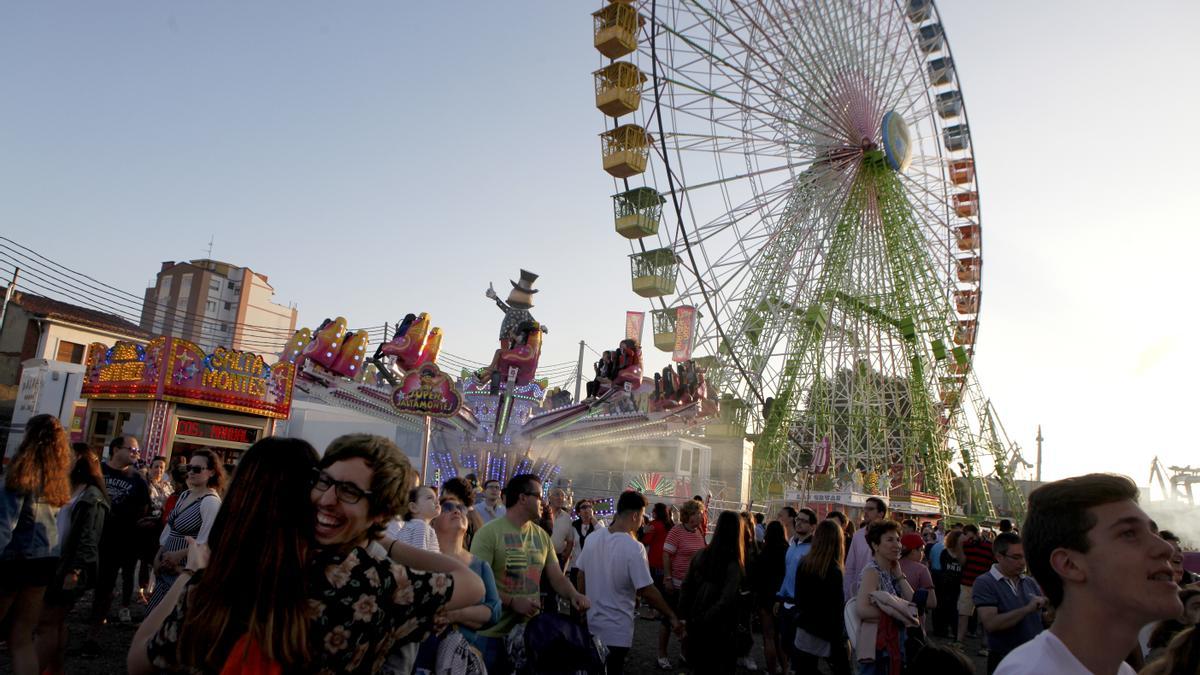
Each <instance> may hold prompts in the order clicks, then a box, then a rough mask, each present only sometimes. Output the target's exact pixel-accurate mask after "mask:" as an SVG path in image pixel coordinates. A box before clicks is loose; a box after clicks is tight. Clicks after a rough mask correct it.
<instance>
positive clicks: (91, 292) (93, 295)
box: [0, 243, 292, 341]
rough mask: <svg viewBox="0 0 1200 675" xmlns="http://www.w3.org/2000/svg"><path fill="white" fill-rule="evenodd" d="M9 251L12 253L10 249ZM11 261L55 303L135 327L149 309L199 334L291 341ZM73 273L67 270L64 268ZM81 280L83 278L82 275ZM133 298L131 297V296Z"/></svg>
mask: <svg viewBox="0 0 1200 675" xmlns="http://www.w3.org/2000/svg"><path fill="white" fill-rule="evenodd" d="M6 248H9V247H7V246H5V245H4V244H3V243H0V249H6ZM9 250H11V249H10V248H9ZM5 257H6V258H8V259H9V260H7V261H6V262H8V264H10V265H12V266H14V267H21V269H22V271H23V272H24V271H26V270H28V271H29V272H30V274H32V275H33V276H35V277H37V278H38V279H40V280H41V281H42V283H40V284H32V285H35V286H37V287H38V288H39V289H41V290H42V291H43V292H45V293H47V294H48V295H49V297H51V298H52V299H53V298H54V297H55V296H58V297H59V298H62V299H64V301H68V302H71V303H73V304H79V305H81V306H85V307H90V308H93V309H96V310H97V311H102V312H105V313H109V314H113V315H115V316H117V317H119V318H122V319H125V320H127V321H129V322H130V323H133V324H140V321H141V313H142V308H143V306H144V307H146V308H147V309H149V308H151V307H153V308H155V309H162V310H163V311H164V313H165V312H166V311H170V312H172V314H173V318H176V319H180V320H186V321H189V322H191V323H194V324H197V328H198V329H199V330H203V329H206V328H207V329H209V330H210V331H211V332H216V331H219V326H220V325H222V324H224V325H225V326H226V327H227V329H228V328H229V327H234V328H242V329H244V330H245V332H247V333H249V334H251V336H252V337H267V338H282V339H284V340H285V341H286V339H287V338H289V337H291V335H292V332H291V331H289V330H288V329H286V328H278V327H270V326H257V325H253V324H246V323H239V322H237V321H231V322H222V321H219V320H217V319H209V318H207V317H206V316H205V315H202V314H195V313H193V312H189V311H187V310H186V309H183V308H179V307H173V306H170V305H160V304H158V303H155V302H153V301H145V302H143V303H141V304H138V303H135V302H133V301H131V300H129V299H126V298H123V297H121V296H122V295H124V296H129V294H128V293H119V294H117V295H114V294H113V293H111V292H109V291H106V290H104V289H103V288H101V286H103V287H107V286H108V285H107V284H102V283H101V284H100V286H96V285H93V284H89V283H87V282H83V281H79V280H77V279H73V278H71V277H68V276H64V275H63V274H62V273H61V272H60V271H59V270H54V269H47V267H46V266H45V265H41V264H40V263H38V262H36V261H34V260H32V259H30V258H28V257H27V256H21V258H18V259H17V260H15V261H14V260H12V256H7V255H6V256H5ZM62 269H64V270H67V271H70V270H69V269H67V268H62ZM81 276H82V275H81ZM130 297H132V296H130Z"/></svg>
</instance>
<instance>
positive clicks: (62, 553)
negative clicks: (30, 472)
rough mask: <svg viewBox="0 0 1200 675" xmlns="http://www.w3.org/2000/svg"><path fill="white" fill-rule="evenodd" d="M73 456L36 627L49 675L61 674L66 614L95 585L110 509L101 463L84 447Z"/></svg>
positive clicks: (42, 663)
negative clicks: (55, 555) (50, 577)
mask: <svg viewBox="0 0 1200 675" xmlns="http://www.w3.org/2000/svg"><path fill="white" fill-rule="evenodd" d="M76 453H77V459H76V460H75V465H74V466H73V467H72V468H71V474H70V480H71V500H70V501H68V502H67V503H66V505H64V506H63V508H62V510H60V511H59V512H58V521H57V525H58V548H59V563H58V569H57V571H56V572H55V575H54V581H53V582H52V583H51V584H50V586H49V587H48V588H47V589H46V596H45V606H44V607H43V608H42V617H41V620H40V621H39V622H38V635H37V654H38V662H39V664H40V671H41V673H50V675H60V674H61V673H62V672H63V652H64V651H65V650H66V648H67V625H66V617H67V612H69V611H71V608H72V607H74V606H75V603H76V601H78V600H79V598H80V596H82V595H83V592H84V591H86V590H87V589H89V588H91V587H92V586H93V585H94V584H95V580H96V575H97V574H98V573H99V571H100V535H101V534H103V533H104V520H105V518H106V517H107V516H108V511H109V508H110V506H109V503H108V490H107V489H106V487H105V485H104V473H103V472H102V471H101V469H100V457H99V456H98V455H96V453H95V452H93V451H92V450H90V449H88V447H87V446H86V445H85V446H84V447H83V450H82V451H79V450H76Z"/></svg>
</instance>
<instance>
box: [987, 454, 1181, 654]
mask: <svg viewBox="0 0 1200 675" xmlns="http://www.w3.org/2000/svg"><path fill="white" fill-rule="evenodd" d="M1137 500H1138V488H1137V486H1136V485H1134V483H1133V481H1131V480H1129V479H1128V478H1126V477H1124V476H1117V475H1113V474H1099V473H1093V474H1088V475H1086V476H1075V477H1074V478H1067V479H1065V480H1060V481H1055V482H1053V483H1047V484H1046V485H1043V486H1041V487H1039V488H1038V489H1036V490H1034V491H1033V493H1032V494H1031V495H1029V515H1027V516H1026V517H1025V526H1024V527H1023V528H1021V535H1022V537H1023V538H1024V543H1025V559H1026V562H1027V564H1028V565H1029V569H1030V571H1031V572H1032V573H1033V576H1034V578H1036V579H1037V581H1038V584H1039V585H1041V587H1042V590H1043V591H1045V594H1046V597H1047V598H1048V599H1049V601H1050V604H1051V605H1053V606H1054V607H1055V608H1056V611H1055V616H1054V624H1053V625H1052V626H1051V627H1050V628H1049V630H1044V631H1042V632H1041V633H1040V634H1038V636H1037V637H1035V638H1033V639H1032V640H1030V641H1029V642H1026V643H1025V644H1023V645H1021V646H1020V647H1017V648H1016V649H1014V650H1013V651H1012V652H1011V653H1010V654H1009V655H1008V656H1007V657H1005V659H1004V660H1003V661H1002V662H1000V666H999V667H998V668H997V669H996V675H1026V674H1027V673H1028V674H1032V673H1055V674H1056V675H1088V674H1090V673H1095V674H1097V675H1111V674H1113V673H1116V674H1117V675H1134V670H1133V668H1131V667H1130V666H1129V664H1127V663H1125V662H1124V660H1125V657H1126V656H1127V655H1129V653H1130V652H1132V651H1133V650H1134V648H1135V646H1136V645H1137V634H1138V629H1139V628H1141V627H1142V626H1144V625H1146V624H1147V623H1150V622H1152V621H1159V620H1162V619H1167V618H1170V617H1175V616H1179V614H1180V612H1182V611H1183V607H1182V605H1181V603H1180V601H1179V588H1178V587H1177V586H1176V585H1175V582H1174V580H1173V577H1172V575H1171V565H1170V559H1171V546H1170V545H1169V544H1168V543H1167V542H1165V541H1163V540H1162V539H1161V538H1159V536H1158V535H1157V534H1155V533H1154V532H1153V531H1151V529H1150V519H1149V518H1148V517H1147V516H1146V513H1145V512H1144V511H1142V509H1141V508H1140V507H1139V506H1138V504H1137Z"/></svg>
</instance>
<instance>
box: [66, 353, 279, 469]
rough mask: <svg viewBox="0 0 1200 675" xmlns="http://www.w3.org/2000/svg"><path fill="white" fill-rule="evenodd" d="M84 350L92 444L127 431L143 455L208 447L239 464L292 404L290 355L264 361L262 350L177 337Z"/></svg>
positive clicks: (182, 454)
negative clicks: (208, 349)
mask: <svg viewBox="0 0 1200 675" xmlns="http://www.w3.org/2000/svg"><path fill="white" fill-rule="evenodd" d="M89 352H90V353H89V356H88V360H87V364H86V365H87V371H86V372H85V374H84V382H83V387H82V392H81V395H82V397H83V398H84V399H85V400H86V401H87V412H86V415H85V417H84V420H85V422H84V439H85V441H86V442H87V443H88V444H89V445H92V446H93V447H97V446H107V444H108V442H109V441H110V440H112V438H113V437H114V436H117V435H118V434H128V435H132V436H134V437H136V438H137V439H138V441H139V443H140V444H141V447H142V456H143V458H151V457H167V458H168V459H170V458H172V457H175V456H180V457H186V456H188V455H190V453H191V452H192V451H193V450H195V449H197V448H201V447H207V448H212V449H213V450H215V451H216V452H217V453H218V454H220V455H221V456H222V458H223V459H224V461H225V463H226V464H236V463H237V460H238V458H239V457H240V456H241V453H242V452H243V451H245V450H246V449H247V448H249V447H250V446H251V445H252V444H253V443H254V442H255V441H257V440H258V439H260V438H263V437H265V436H269V435H271V433H272V432H273V431H274V428H275V421H276V420H280V419H286V418H287V416H288V413H289V411H290V410H291V405H292V384H293V380H294V378H295V367H294V366H293V365H292V364H290V363H278V364H274V365H267V363H266V362H265V361H264V359H263V357H262V356H259V355H257V354H251V353H249V352H240V351H234V350H230V349H225V348H224V347H217V348H216V350H214V351H213V352H212V353H205V352H204V350H203V349H201V348H200V347H199V346H197V345H196V344H194V343H192V342H189V341H187V340H182V339H179V338H174V337H159V338H155V339H153V340H151V341H150V342H149V343H148V344H146V345H139V344H134V343H132V342H118V343H117V344H116V345H114V346H113V347H111V348H105V347H103V346H101V347H100V348H97V349H91V350H89Z"/></svg>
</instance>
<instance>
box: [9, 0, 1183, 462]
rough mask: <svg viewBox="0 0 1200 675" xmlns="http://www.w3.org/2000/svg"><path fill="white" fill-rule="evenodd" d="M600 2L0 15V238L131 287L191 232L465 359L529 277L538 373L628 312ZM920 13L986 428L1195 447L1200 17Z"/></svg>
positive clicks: (1106, 455) (132, 7)
mask: <svg viewBox="0 0 1200 675" xmlns="http://www.w3.org/2000/svg"><path fill="white" fill-rule="evenodd" d="M597 6H599V3H597V2H568V1H564V0H539V1H534V0H527V1H526V0H523V1H521V2H512V3H483V2H473V3H464V2H431V3H429V2H426V3H422V2H384V1H374V2H356V3H323V2H278V1H263V2H255V3H234V2H212V3H194V2H175V1H163V2H103V3H91V2H56V3H47V2H37V3H34V2H8V3H3V4H0V86H2V91H3V103H2V104H0V232H2V233H3V234H5V235H6V236H9V237H12V238H13V239H16V240H17V241H19V242H22V243H24V244H25V245H27V246H30V247H32V248H34V249H37V250H38V251H40V252H42V253H44V254H46V255H48V256H50V257H51V258H54V259H55V260H58V261H60V262H62V263H63V264H66V265H69V266H72V267H74V268H76V269H79V270H81V271H84V272H87V273H90V274H92V275H93V276H95V277H97V278H99V279H101V280H103V281H106V282H108V283H110V284H112V285H114V286H118V287H121V288H124V289H128V290H130V291H132V292H135V293H139V294H140V293H141V291H142V289H143V288H145V286H146V285H147V284H148V282H150V281H151V280H152V279H153V277H154V274H155V272H156V271H157V269H158V266H159V264H160V262H161V261H164V260H181V259H188V258H196V257H203V256H204V255H205V254H206V250H207V247H208V243H209V239H210V237H212V238H214V239H215V243H214V246H213V252H212V254H213V257H215V258H218V259H222V260H227V261H229V262H232V263H234V264H237V265H244V266H249V267H251V268H253V269H254V270H256V271H259V272H262V273H264V274H267V275H269V277H270V281H271V283H272V284H273V285H274V287H275V288H276V291H277V296H276V300H277V301H279V302H282V303H288V302H296V303H298V304H299V307H300V318H301V322H302V323H304V324H307V325H313V324H315V323H317V322H319V321H320V320H321V319H322V318H324V317H325V316H329V315H338V314H341V315H344V316H346V317H347V319H349V321H350V323H351V324H354V325H375V324H381V323H383V322H384V321H395V320H396V319H397V318H399V317H400V316H402V315H403V314H404V313H406V312H410V311H428V312H429V313H430V314H431V315H432V317H433V319H434V323H435V325H440V326H441V327H442V328H443V330H444V333H445V339H444V341H443V347H444V349H446V350H447V351H450V352H453V353H455V354H459V355H463V356H467V357H469V358H472V359H474V360H477V361H486V360H488V359H489V358H490V354H491V351H492V349H494V347H495V335H496V331H497V327H498V322H499V320H500V314H499V312H498V311H497V310H496V309H495V307H494V306H492V305H491V303H490V302H489V301H488V300H486V299H485V298H484V297H483V291H484V290H485V289H486V288H487V285H488V282H489V281H490V282H494V283H495V284H496V288H497V290H499V291H501V292H504V291H505V290H506V289H507V288H508V280H509V279H516V278H517V273H518V272H517V270H518V268H520V267H525V268H527V269H531V270H533V271H535V272H537V273H539V274H540V275H541V279H539V280H538V284H537V285H538V287H539V288H540V289H541V292H540V293H539V294H538V295H537V298H536V299H537V307H536V308H535V310H534V314H535V316H536V317H537V318H538V319H539V320H540V321H542V322H543V323H545V324H547V325H548V326H549V327H550V334H549V335H548V336H547V341H546V344H545V348H544V352H543V357H542V362H543V363H556V362H562V361H569V360H573V359H574V358H575V357H576V354H577V351H578V342H579V340H581V339H582V340H586V341H587V342H588V343H589V344H590V345H594V346H595V347H596V348H597V349H603V348H605V347H606V346H608V345H615V343H616V342H617V341H618V340H619V339H620V338H621V337H622V333H623V318H624V312H625V310H627V309H644V308H645V303H644V302H642V301H640V300H639V299H638V298H637V297H636V296H634V295H633V294H632V292H631V291H630V289H629V272H628V261H627V259H626V255H627V254H628V252H629V251H628V245H627V244H626V242H625V241H624V240H622V239H621V238H620V237H618V236H617V235H616V234H615V233H613V231H612V220H611V218H612V216H611V202H610V200H609V195H610V194H611V193H612V192H613V183H612V180H611V179H610V178H609V177H608V176H607V175H606V174H605V173H604V172H603V171H602V170H601V168H600V159H599V152H598V151H599V142H598V140H597V137H596V134H597V133H598V132H599V131H601V129H602V127H603V123H604V121H603V118H602V116H601V115H600V113H599V112H597V111H596V110H595V108H594V107H593V101H592V80H591V75H590V73H591V71H592V70H594V69H595V68H596V67H597V66H598V63H599V57H598V55H597V53H596V52H595V50H594V49H593V48H592V46H591V18H590V16H589V14H590V13H591V12H592V11H593V10H594V9H595V7H597ZM939 7H940V10H941V13H942V17H943V20H944V22H945V27H946V30H947V34H948V36H949V37H950V40H951V43H952V45H953V48H954V56H955V60H956V62H957V66H958V72H959V75H960V78H961V81H962V88H963V91H964V93H965V98H966V102H967V106H968V108H969V110H970V116H971V127H972V129H971V131H972V138H973V142H974V147H975V158H976V162H977V166H978V171H979V179H980V191H981V201H982V211H983V222H984V233H985V235H984V236H985V240H984V279H983V290H984V295H983V311H982V314H981V316H980V332H979V341H978V345H977V354H978V357H977V359H976V368H977V371H978V373H979V375H980V378H981V380H982V382H983V384H984V386H985V388H986V390H987V391H988V393H989V395H990V396H991V397H992V399H993V402H994V403H995V404H996V406H997V407H998V409H999V411H1000V414H1001V416H1002V419H1003V421H1004V424H1005V426H1006V427H1007V429H1008V431H1009V433H1010V435H1012V436H1013V437H1014V438H1015V439H1016V440H1017V441H1018V442H1020V443H1021V444H1022V445H1023V446H1024V447H1025V448H1026V451H1027V452H1026V454H1027V456H1028V457H1029V458H1030V459H1031V460H1032V459H1033V446H1034V441H1033V437H1034V435H1035V430H1036V425H1037V424H1039V423H1040V424H1042V425H1043V431H1044V434H1045V437H1046V443H1045V452H1046V454H1045V460H1044V475H1045V476H1046V477H1048V478H1056V477H1061V476H1065V475H1070V474H1073V473H1080V472H1084V471H1088V470H1112V471H1120V472H1123V473H1127V474H1129V475H1132V476H1133V477H1134V478H1135V479H1137V480H1138V482H1139V483H1144V482H1145V481H1146V477H1147V474H1148V470H1149V464H1150V459H1151V457H1152V456H1154V455H1155V454H1157V455H1160V456H1161V457H1162V458H1163V459H1164V461H1166V462H1167V463H1178V464H1185V463H1188V462H1190V463H1192V464H1200V452H1197V444H1196V441H1195V439H1193V438H1191V437H1190V436H1189V435H1188V434H1185V433H1184V431H1186V429H1188V428H1191V427H1190V423H1191V422H1192V421H1193V419H1194V418H1195V416H1196V414H1197V411H1196V405H1197V403H1198V401H1200V397H1197V395H1196V394H1195V393H1194V391H1193V389H1192V385H1193V384H1195V383H1197V382H1200V366H1198V365H1197V359H1196V356H1195V355H1192V354H1189V353H1188V351H1187V350H1188V349H1190V347H1188V345H1189V344H1194V341H1195V335H1196V328H1197V323H1198V320H1197V318H1196V298H1195V293H1196V287H1197V284H1196V282H1195V274H1194V270H1195V268H1194V265H1196V262H1195V256H1196V252H1197V250H1198V249H1200V231H1198V229H1197V225H1198V220H1200V219H1198V218H1197V217H1196V215H1195V211H1194V195H1195V194H1197V188H1196V186H1197V185H1198V184H1200V163H1198V162H1197V158H1198V157H1200V140H1197V139H1198V135H1197V134H1196V132H1195V124H1196V122H1195V120H1196V110H1197V107H1198V106H1197V103H1198V98H1200V96H1198V94H1197V76H1196V74H1195V68H1196V64H1198V63H1200V41H1197V40H1196V39H1195V36H1194V34H1193V33H1192V31H1193V29H1194V27H1195V26H1196V25H1198V24H1200V4H1197V3H1194V2H1167V1H1161V0H1156V1H1152V2H1145V3H1132V4H1131V3H1128V2H1098V1H1089V2H1082V1H1079V2H1065V1H1064V2H1052V3H1046V2H1028V1H1025V2H1015V1H1013V2H990V3H983V2H977V1H966V0H958V1H950V0H946V1H944V2H942V3H939ZM647 352H648V353H650V352H652V350H650V349H648V350H647ZM592 358H594V357H593V355H592V354H591V353H590V352H589V353H588V360H589V361H590V360H591V359H592ZM656 358H658V357H656Z"/></svg>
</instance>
